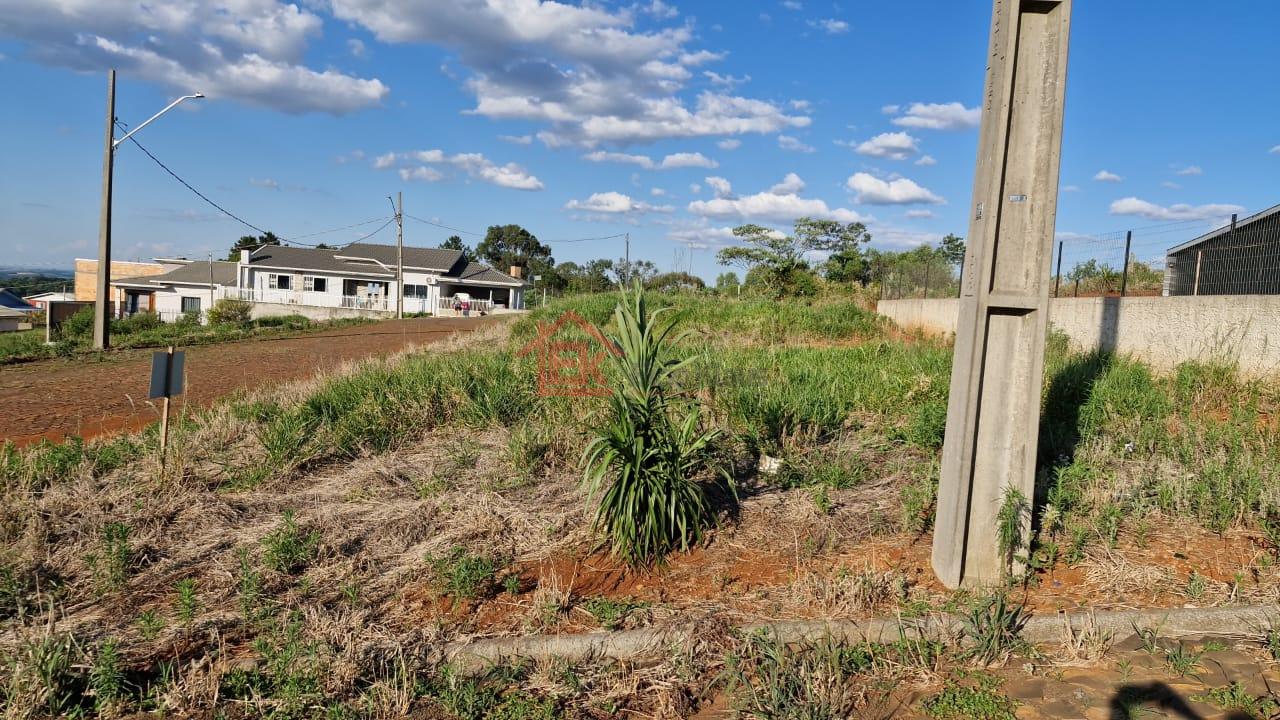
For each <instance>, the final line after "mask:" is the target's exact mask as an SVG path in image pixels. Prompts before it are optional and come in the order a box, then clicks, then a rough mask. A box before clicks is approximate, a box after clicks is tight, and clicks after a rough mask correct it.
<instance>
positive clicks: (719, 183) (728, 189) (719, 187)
mask: <svg viewBox="0 0 1280 720" xmlns="http://www.w3.org/2000/svg"><path fill="white" fill-rule="evenodd" d="M703 182H705V183H706V184H707V187H709V188H711V192H713V193H715V196H716V197H718V198H727V197H731V196H732V195H733V185H731V184H729V181H728V180H726V179H725V178H722V177H716V176H715V175H712V176H711V177H709V178H706V179H705V180H703ZM693 187H697V186H696V185H695V186H693ZM700 190H702V188H700V187H698V189H697V190H694V192H698V191H700Z"/></svg>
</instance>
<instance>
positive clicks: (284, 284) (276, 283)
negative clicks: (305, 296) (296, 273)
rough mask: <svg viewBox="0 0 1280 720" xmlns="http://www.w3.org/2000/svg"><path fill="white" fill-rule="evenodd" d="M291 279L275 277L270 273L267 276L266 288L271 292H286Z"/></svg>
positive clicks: (286, 276)
mask: <svg viewBox="0 0 1280 720" xmlns="http://www.w3.org/2000/svg"><path fill="white" fill-rule="evenodd" d="M291 279H292V278H291V277H290V276H288V275H276V274H275V273H270V274H268V275H267V287H269V288H271V289H272V290H288V289H289V281H290V280H291Z"/></svg>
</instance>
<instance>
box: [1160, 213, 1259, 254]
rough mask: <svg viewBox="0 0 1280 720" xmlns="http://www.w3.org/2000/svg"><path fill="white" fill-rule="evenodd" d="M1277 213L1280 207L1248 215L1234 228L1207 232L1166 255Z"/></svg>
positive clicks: (1176, 247)
mask: <svg viewBox="0 0 1280 720" xmlns="http://www.w3.org/2000/svg"><path fill="white" fill-rule="evenodd" d="M1278 212H1280V205H1276V206H1275V207H1271V208H1267V209H1266V210H1263V211H1262V212H1260V213H1255V214H1253V215H1250V216H1249V217H1247V218H1242V219H1237V220H1236V222H1235V226H1234V227H1233V226H1232V225H1231V223H1227V224H1226V225H1223V226H1222V227H1220V228H1218V229H1217V230H1211V231H1210V232H1207V233H1205V234H1204V235H1201V236H1200V237H1198V238H1195V239H1194V240H1188V241H1186V242H1184V243H1182V244H1181V245H1175V246H1173V247H1171V248H1169V250H1168V254H1170V255H1172V254H1173V253H1176V252H1182V251H1183V250H1186V249H1187V248H1192V247H1195V246H1196V245H1199V244H1200V243H1202V242H1205V241H1206V240H1212V239H1214V238H1216V237H1219V236H1221V235H1226V234H1227V233H1229V232H1231V231H1232V230H1239V229H1240V228H1242V227H1244V226H1246V225H1251V224H1253V223H1256V222H1258V221H1259V220H1264V219H1266V218H1269V217H1271V216H1272V215H1275V214H1276V213H1278Z"/></svg>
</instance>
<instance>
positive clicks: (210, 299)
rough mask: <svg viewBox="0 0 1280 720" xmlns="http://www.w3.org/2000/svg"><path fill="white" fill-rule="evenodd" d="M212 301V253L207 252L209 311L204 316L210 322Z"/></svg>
mask: <svg viewBox="0 0 1280 720" xmlns="http://www.w3.org/2000/svg"><path fill="white" fill-rule="evenodd" d="M213 303H214V298H213V253H209V312H208V313H206V314H205V317H206V318H208V319H209V322H210V323H212V322H213V314H212V313H213Z"/></svg>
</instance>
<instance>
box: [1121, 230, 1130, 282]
mask: <svg viewBox="0 0 1280 720" xmlns="http://www.w3.org/2000/svg"><path fill="white" fill-rule="evenodd" d="M1132 244H1133V231H1132V230H1130V231H1128V232H1127V233H1125V236H1124V272H1122V273H1121V274H1120V297H1124V294H1125V292H1126V291H1127V290H1128V289H1129V247H1130V246H1131V245H1132Z"/></svg>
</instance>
